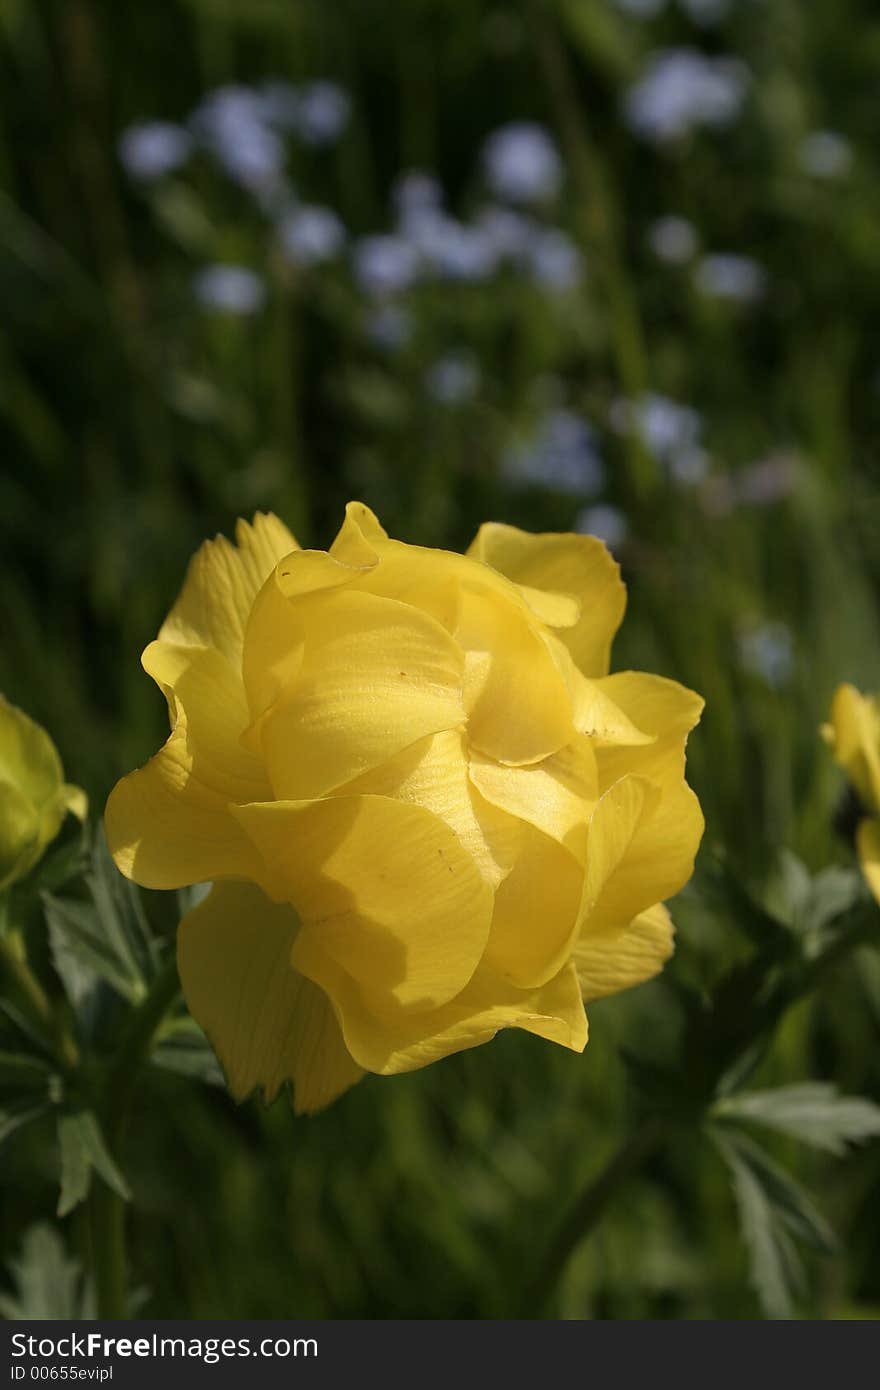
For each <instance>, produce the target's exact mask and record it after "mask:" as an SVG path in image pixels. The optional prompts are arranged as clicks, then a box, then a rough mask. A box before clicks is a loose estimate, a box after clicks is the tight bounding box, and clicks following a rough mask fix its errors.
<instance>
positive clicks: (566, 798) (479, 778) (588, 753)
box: [470, 735, 598, 863]
mask: <svg viewBox="0 0 880 1390" xmlns="http://www.w3.org/2000/svg"><path fill="white" fill-rule="evenodd" d="M470 777H471V781H472V782H473V784H474V786H475V787H477V788H478V789H479V791H480V792H481V793H482V795H483V796H484V797H485V798H486V800H487V801H491V802H492V804H493V805H495V806H498V807H500V808H501V809H502V810H504V811H507V812H509V814H511V815H513V816H517V817H518V818H519V819H520V820H524V821H527V822H528V823H529V824H530V825H533V826H535V828H536V829H538V830H542V831H543V832H544V834H545V835H549V836H550V837H551V839H554V840H558V841H559V843H560V844H562V845H565V847H566V848H567V849H568V850H569V851H570V852H571V853H572V854H573V855H574V857H575V858H576V859H577V860H578V861H579V862H580V863H583V862H584V857H585V854H586V839H587V822H588V819H589V816H590V814H591V812H592V809H593V806H594V805H595V802H596V799H597V797H598V781H597V772H596V755H595V753H594V752H593V749H592V746H591V744H590V741H589V739H587V738H586V737H584V736H583V735H581V736H579V737H578V738H576V739H575V740H574V742H572V743H570V744H568V745H567V746H566V747H565V748H560V750H559V752H558V753H551V755H550V757H549V758H544V759H543V761H542V762H539V763H532V764H531V765H530V766H528V767H506V766H504V765H503V764H502V763H496V762H495V761H494V760H493V759H490V758H483V757H481V756H480V755H479V754H478V753H472V754H471V761H470Z"/></svg>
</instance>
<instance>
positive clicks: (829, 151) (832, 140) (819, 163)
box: [798, 130, 852, 179]
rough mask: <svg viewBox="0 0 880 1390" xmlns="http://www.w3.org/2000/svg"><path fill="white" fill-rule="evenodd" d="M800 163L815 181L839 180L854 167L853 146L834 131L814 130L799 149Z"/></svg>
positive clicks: (805, 137) (804, 139)
mask: <svg viewBox="0 0 880 1390" xmlns="http://www.w3.org/2000/svg"><path fill="white" fill-rule="evenodd" d="M798 163H799V164H800V166H801V168H802V169H803V171H804V173H805V174H810V175H811V176H812V177H813V178H814V179H839V178H843V176H844V175H845V174H848V173H849V171H850V168H851V166H852V146H851V145H850V143H849V141H848V140H846V139H844V137H843V136H842V135H838V134H837V133H836V131H833V130H813V131H811V132H810V134H809V135H805V136H804V138H803V140H802V141H801V143H800V146H799V147H798Z"/></svg>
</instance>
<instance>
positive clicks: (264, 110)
mask: <svg viewBox="0 0 880 1390" xmlns="http://www.w3.org/2000/svg"><path fill="white" fill-rule="evenodd" d="M259 101H260V112H261V115H262V117H263V120H265V121H268V123H269V124H270V125H275V126H278V127H279V128H280V129H281V130H287V131H295V130H297V128H298V124H299V111H300V99H299V92H298V91H297V89H296V87H294V85H293V83H292V82H279V81H274V82H264V83H263V85H262V87H261V88H260V94H259Z"/></svg>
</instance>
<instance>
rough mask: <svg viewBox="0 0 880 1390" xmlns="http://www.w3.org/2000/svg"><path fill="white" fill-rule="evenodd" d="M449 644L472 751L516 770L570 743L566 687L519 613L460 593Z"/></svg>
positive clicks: (482, 594)
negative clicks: (457, 661) (457, 649)
mask: <svg viewBox="0 0 880 1390" xmlns="http://www.w3.org/2000/svg"><path fill="white" fill-rule="evenodd" d="M455 638H456V641H457V642H458V643H459V645H460V646H461V647H462V648H463V649H464V652H465V686H464V700H465V707H466V709H467V712H468V740H469V742H470V745H471V747H472V748H475V749H476V750H477V751H478V752H480V753H482V754H484V755H486V756H488V757H490V758H494V759H495V760H496V761H498V762H501V763H508V764H510V765H512V766H516V765H522V764H525V763H534V762H538V761H540V760H541V759H542V758H547V757H549V756H550V754H551V753H555V752H557V751H558V750H559V749H560V748H562V747H563V746H564V745H565V744H567V743H570V742H571V740H572V738H573V737H574V734H575V728H574V724H573V722H572V712H571V703H570V700H569V698H568V691H567V688H566V685H565V681H564V680H563V678H562V676H561V675H560V673H559V670H558V668H557V666H556V663H555V662H554V660H553V658H552V656H551V654H550V652H549V651H548V649H547V646H546V644H545V642H544V641H543V639H542V637H541V635H540V634H539V633H538V632H536V631H535V628H534V626H533V625H532V623H531V622H530V620H529V618H528V615H527V614H526V612H525V611H524V610H520V609H518V608H517V607H515V606H514V604H512V603H509V602H508V601H507V600H506V599H505V598H501V597H497V596H495V595H493V594H490V593H487V592H486V591H484V590H479V589H471V588H470V587H464V586H463V587H462V589H461V591H460V605H459V615H458V621H457V623H456V628H455Z"/></svg>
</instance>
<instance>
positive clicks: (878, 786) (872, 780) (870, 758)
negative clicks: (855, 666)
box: [821, 685, 880, 902]
mask: <svg viewBox="0 0 880 1390" xmlns="http://www.w3.org/2000/svg"><path fill="white" fill-rule="evenodd" d="M821 732H822V737H823V738H824V739H825V742H826V743H828V744H829V745H830V747H831V749H832V752H833V753H834V757H835V760H836V761H837V762H838V763H839V764H840V766H841V767H842V768H843V769H844V771H845V772H846V775H847V776H848V777H849V780H850V782H851V783H852V785H853V787H854V788H855V790H856V792H857V793H858V796H859V800H860V801H861V803H862V806H863V807H864V809H865V811H866V813H867V814H866V815H865V817H864V819H863V820H861V821H860V822H859V825H858V828H857V830H856V849H857V850H858V855H859V860H860V862H861V865H862V873H863V874H864V875H865V878H866V880H867V883H868V887H869V888H870V890H871V892H872V893H873V895H874V897H875V898H876V899H877V901H878V902H880V702H878V700H877V698H876V696H873V695H862V694H861V693H860V692H859V691H858V690H856V688H855V686H854V685H839V686H838V687H837V690H836V691H835V692H834V699H833V700H832V701H831V718H830V723H828V724H823V725H822V730H821Z"/></svg>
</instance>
